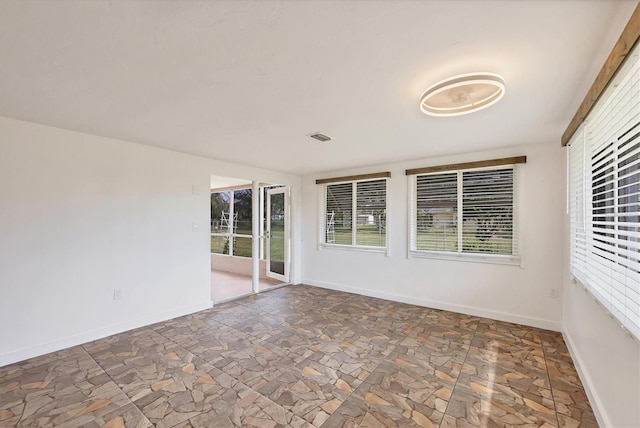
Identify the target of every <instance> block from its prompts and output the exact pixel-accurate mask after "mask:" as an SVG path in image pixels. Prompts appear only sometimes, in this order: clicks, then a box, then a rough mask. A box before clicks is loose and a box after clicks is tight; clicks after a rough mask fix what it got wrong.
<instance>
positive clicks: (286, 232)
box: [264, 186, 291, 283]
mask: <svg viewBox="0 0 640 428" xmlns="http://www.w3.org/2000/svg"><path fill="white" fill-rule="evenodd" d="M276 194H282V195H283V199H284V201H283V204H284V236H283V239H284V257H283V258H284V275H282V274H279V273H277V272H272V271H271V196H273V195H276ZM266 196H267V198H266V199H267V203H266V205H267V209H266V213H265V218H266V220H267V221H266V223H267V224H266V230H265V234H264V239H265V250H266V251H265V253H266V254H265V260H266V274H267V277H269V278H273V279H277V280H279V281H282V282H283V283H288V282H289V275H290V272H289V266H290V241H291V240H290V230H291V227H290V224H289V221H290V220H289V218H290V213H289V212H290V210H291V209H290V206H289V187H288V186H283V187H277V188H275V189H267V191H266Z"/></svg>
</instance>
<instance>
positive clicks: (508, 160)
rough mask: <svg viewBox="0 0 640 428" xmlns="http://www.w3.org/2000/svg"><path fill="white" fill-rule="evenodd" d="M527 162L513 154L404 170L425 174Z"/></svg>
mask: <svg viewBox="0 0 640 428" xmlns="http://www.w3.org/2000/svg"><path fill="white" fill-rule="evenodd" d="M519 163H527V157H526V156H514V157H510V158H500V159H490V160H483V161H475V162H463V163H452V164H448V165H438V166H427V167H423V168H413V169H408V170H406V171H405V173H406V175H417V174H427V173H430V172H443V171H458V170H461V169H472V168H484V167H489V166H500V165H515V164H519Z"/></svg>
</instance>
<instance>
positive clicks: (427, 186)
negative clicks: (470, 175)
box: [414, 172, 458, 251]
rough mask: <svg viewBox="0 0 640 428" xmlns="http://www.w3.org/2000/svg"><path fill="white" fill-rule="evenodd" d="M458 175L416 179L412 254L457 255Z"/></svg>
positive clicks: (435, 175)
mask: <svg viewBox="0 0 640 428" xmlns="http://www.w3.org/2000/svg"><path fill="white" fill-rule="evenodd" d="M457 213H458V173H457V172H450V173H440V174H429V175H418V176H417V177H416V211H415V218H416V223H415V224H416V236H415V247H414V249H416V250H430V251H458V220H457V218H458V215H457Z"/></svg>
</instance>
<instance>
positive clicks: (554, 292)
mask: <svg viewBox="0 0 640 428" xmlns="http://www.w3.org/2000/svg"><path fill="white" fill-rule="evenodd" d="M549 295H550V296H551V298H552V299H557V298H558V289H557V288H552V289H551V292H550V293H549Z"/></svg>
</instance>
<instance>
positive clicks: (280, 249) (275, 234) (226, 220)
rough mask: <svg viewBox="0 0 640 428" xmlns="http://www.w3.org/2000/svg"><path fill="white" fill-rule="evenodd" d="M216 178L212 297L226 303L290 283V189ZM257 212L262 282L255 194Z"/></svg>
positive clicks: (213, 216)
mask: <svg viewBox="0 0 640 428" xmlns="http://www.w3.org/2000/svg"><path fill="white" fill-rule="evenodd" d="M253 184H254V183H252V182H251V181H247V180H239V179H234V178H228V177H218V176H212V177H211V299H212V300H213V301H214V303H215V302H222V301H226V300H229V299H233V298H237V297H240V296H245V295H248V294H252V293H254V292H259V291H264V290H266V289H269V288H271V287H275V286H279V285H283V284H287V283H288V277H289V216H288V191H289V190H288V188H287V187H285V186H280V185H273V184H269V183H259V184H257V183H256V185H257V187H258V189H257V190H258V191H257V192H256V195H254V188H253ZM254 197H257V198H258V200H259V203H258V207H259V208H258V210H257V212H256V213H255V214H257V216H258V218H259V221H258V233H257V235H256V237H257V239H259V250H258V254H256V255H255V256H256V257H257V258H258V262H259V269H258V272H259V274H258V277H259V278H258V284H257V287H255V288H254V284H253V276H252V270H253V259H252V258H253V256H254V255H253V251H252V249H253V248H252V239H253V231H252V226H253V225H252V223H253V216H254V212H253V198H254Z"/></svg>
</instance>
